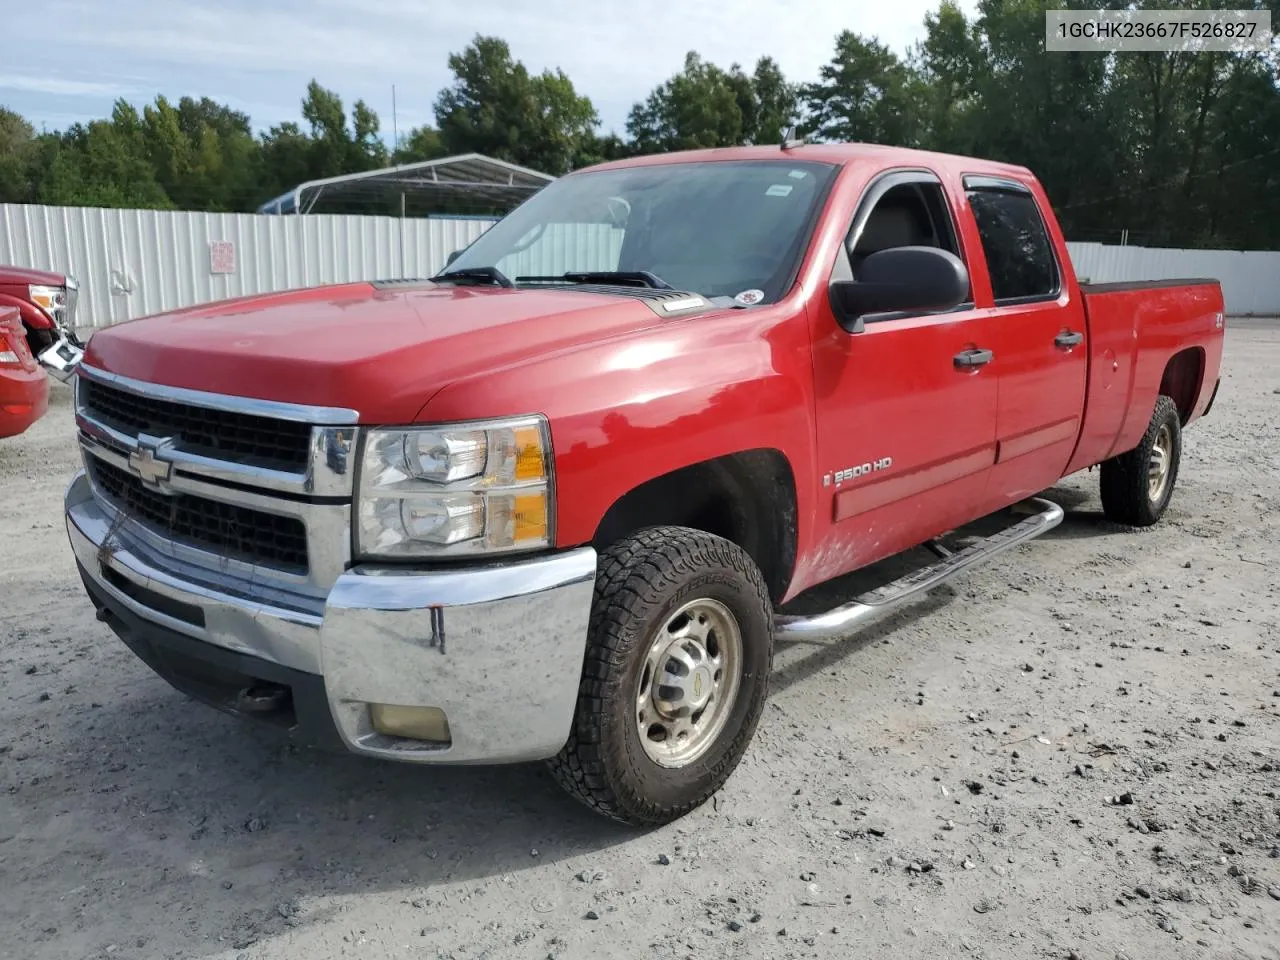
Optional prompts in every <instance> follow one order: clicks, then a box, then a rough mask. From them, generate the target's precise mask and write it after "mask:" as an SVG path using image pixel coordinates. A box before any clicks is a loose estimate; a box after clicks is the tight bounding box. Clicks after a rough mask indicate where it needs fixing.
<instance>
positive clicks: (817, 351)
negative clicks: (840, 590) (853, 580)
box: [811, 171, 997, 580]
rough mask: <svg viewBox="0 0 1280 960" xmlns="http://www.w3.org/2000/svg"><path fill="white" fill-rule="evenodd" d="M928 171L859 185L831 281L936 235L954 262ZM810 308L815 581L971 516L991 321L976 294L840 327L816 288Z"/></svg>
mask: <svg viewBox="0 0 1280 960" xmlns="http://www.w3.org/2000/svg"><path fill="white" fill-rule="evenodd" d="M956 238H957V232H956V229H955V223H954V218H953V214H952V210H951V208H950V205H949V204H948V202H947V198H946V194H945V192H944V190H943V188H942V185H941V184H940V183H939V181H938V178H937V177H936V176H934V175H933V174H931V173H925V172H918V171H910V172H895V173H890V174H886V175H884V176H882V177H880V178H879V179H878V180H876V181H874V182H873V183H872V185H871V186H870V187H869V188H868V189H867V191H866V193H865V194H864V197H863V199H862V201H861V202H860V204H859V208H858V211H857V212H856V213H855V215H854V218H853V224H852V228H851V230H850V234H849V239H848V242H847V243H846V245H845V250H843V251H842V252H841V254H840V255H839V256H838V258H837V263H836V267H835V278H836V279H846V278H851V279H854V280H856V279H857V276H858V267H859V264H860V262H861V260H862V258H864V257H865V256H867V255H869V254H871V253H874V252H876V251H879V250H884V249H888V248H891V247H899V246H934V247H941V248H943V249H946V250H949V251H951V252H952V253H955V254H956V255H957V256H960V257H961V259H964V252H963V251H962V250H961V248H960V244H959V243H958V242H957V239H956ZM815 303H818V304H819V306H818V307H817V308H816V309H815V311H814V317H813V325H814V329H813V344H814V378H815V395H816V403H817V427H818V431H817V432H818V444H817V447H818V456H819V464H818V469H819V473H820V475H821V481H820V482H821V483H822V489H821V497H820V504H821V509H822V510H823V511H824V512H826V517H825V523H824V518H823V517H822V516H821V515H820V516H819V523H818V532H819V537H820V544H819V547H818V549H817V550H816V551H815V552H814V556H815V557H816V558H818V559H817V561H816V562H817V564H818V567H819V568H818V569H816V570H814V571H812V572H811V576H812V577H813V579H814V580H824V579H828V578H830V577H834V576H838V575H839V574H841V573H844V572H847V571H849V570H853V569H856V568H857V567H860V566H863V565H865V564H867V563H872V562H874V561H876V560H879V559H882V558H884V557H887V556H890V555H892V554H894V553H897V552H899V551H901V550H904V549H907V548H908V547H911V546H914V545H915V544H917V543H920V542H921V541H923V540H926V539H928V538H929V537H932V536H935V535H937V534H939V533H942V532H944V531H946V530H948V529H951V528H953V527H955V526H958V525H959V524H961V523H964V522H966V521H967V520H969V519H972V516H971V515H970V514H971V513H972V510H973V508H974V507H975V506H976V505H977V504H978V503H979V502H980V500H981V498H982V495H983V491H984V489H985V487H986V484H987V479H988V475H989V473H990V470H991V466H992V464H993V462H994V460H995V446H996V437H995V424H996V403H997V390H996V376H995V371H994V370H993V369H992V367H991V365H990V364H989V363H987V362H986V360H987V354H986V351H987V350H988V349H989V348H990V347H991V343H990V341H991V340H992V330H993V324H994V322H996V321H995V319H994V318H992V317H991V316H990V311H984V312H978V311H975V309H974V305H973V303H972V302H970V303H967V304H964V305H962V306H961V307H959V308H958V309H956V310H953V311H951V312H947V313H929V314H923V315H903V314H885V315H880V316H876V317H868V318H864V320H865V323H864V327H863V329H862V330H861V331H860V332H857V333H849V332H846V331H845V330H844V329H843V328H842V327H841V326H840V325H839V323H838V322H837V321H836V318H835V316H834V314H833V312H832V311H831V309H830V306H829V304H827V303H826V300H825V298H819V299H817V300H815Z"/></svg>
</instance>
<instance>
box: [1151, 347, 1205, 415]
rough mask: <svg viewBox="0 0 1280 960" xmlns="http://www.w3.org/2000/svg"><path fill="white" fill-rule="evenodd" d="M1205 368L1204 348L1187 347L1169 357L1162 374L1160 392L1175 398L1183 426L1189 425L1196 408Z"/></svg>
mask: <svg viewBox="0 0 1280 960" xmlns="http://www.w3.org/2000/svg"><path fill="white" fill-rule="evenodd" d="M1204 368H1205V354H1204V348H1203V347H1199V346H1193V347H1187V348H1186V349H1185V350H1179V351H1178V352H1177V353H1175V354H1174V355H1173V356H1172V357H1170V358H1169V360H1168V362H1166V363H1165V366H1164V373H1162V374H1161V376H1160V393H1161V394H1163V395H1164V396H1167V397H1169V398H1170V399H1171V400H1173V403H1174V405H1175V406H1176V407H1177V408H1178V419H1179V420H1181V421H1182V425H1183V426H1186V425H1187V421H1189V420H1190V419H1191V415H1192V413H1193V412H1194V410H1195V405H1196V399H1197V398H1198V397H1199V396H1200V388H1201V386H1202V385H1203V381H1204Z"/></svg>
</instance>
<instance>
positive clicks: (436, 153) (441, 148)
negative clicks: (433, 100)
mask: <svg viewBox="0 0 1280 960" xmlns="http://www.w3.org/2000/svg"><path fill="white" fill-rule="evenodd" d="M448 154H449V150H448V148H447V147H445V145H444V140H443V139H442V138H441V137H440V131H439V130H437V129H435V128H434V127H430V126H421V127H416V128H414V129H413V130H410V131H409V133H408V134H407V135H406V136H405V139H404V142H402V143H401V144H400V146H399V147H397V148H396V151H395V153H394V154H393V155H392V157H391V160H392V162H393V163H414V162H415V161H419V160H436V159H438V158H440V157H445V156H448Z"/></svg>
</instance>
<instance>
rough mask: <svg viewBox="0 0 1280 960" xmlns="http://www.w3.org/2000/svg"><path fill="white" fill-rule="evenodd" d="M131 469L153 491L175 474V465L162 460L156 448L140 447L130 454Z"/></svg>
mask: <svg viewBox="0 0 1280 960" xmlns="http://www.w3.org/2000/svg"><path fill="white" fill-rule="evenodd" d="M129 469H130V470H132V471H133V473H134V475H135V476H137V478H138V479H139V480H141V481H142V483H143V485H144V486H148V487H151V488H153V489H155V488H158V487H159V486H160V484H162V483H165V482H167V481H168V479H169V476H170V475H171V474H172V473H173V463H172V462H171V461H169V460H162V459H160V457H158V456H157V455H156V449H155V447H152V446H149V445H141V444H140V445H139V446H138V448H137V449H136V450H134V451H133V452H132V453H131V454H129Z"/></svg>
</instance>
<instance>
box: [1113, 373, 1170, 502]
mask: <svg viewBox="0 0 1280 960" xmlns="http://www.w3.org/2000/svg"><path fill="white" fill-rule="evenodd" d="M1169 419H1172V422H1173V424H1174V450H1175V453H1174V462H1173V463H1172V464H1171V467H1170V469H1172V470H1173V475H1172V476H1171V477H1170V478H1169V490H1168V491H1167V493H1166V495H1165V497H1164V503H1163V504H1152V503H1151V498H1150V497H1149V496H1148V491H1147V463H1148V461H1149V460H1150V457H1151V447H1152V445H1153V444H1154V443H1155V439H1156V434H1157V433H1158V432H1159V430H1160V425H1161V424H1162V423H1164V422H1165V421H1166V420H1169ZM1181 424H1182V421H1181V419H1180V417H1179V415H1178V407H1177V404H1175V403H1174V402H1173V398H1172V397H1168V396H1165V395H1164V394H1161V395H1160V396H1159V397H1158V398H1157V399H1156V406H1155V410H1154V411H1153V412H1152V414H1151V420H1150V422H1149V423H1148V424H1147V430H1146V433H1144V434H1143V435H1142V440H1140V441H1139V442H1138V445H1137V446H1136V447H1134V448H1133V449H1132V450H1129V451H1127V452H1125V453H1122V454H1120V455H1119V456H1116V457H1112V458H1111V459H1110V460H1105V461H1103V463H1102V468H1101V475H1100V477H1099V492H1100V493H1101V495H1102V512H1103V514H1104V515H1105V516H1106V518H1107V519H1108V520H1110V521H1111V522H1112V523H1117V524H1120V525H1121V526H1125V527H1149V526H1151V525H1152V524H1154V523H1155V522H1156V521H1157V520H1159V519H1160V517H1161V516H1162V515H1163V514H1164V510H1165V507H1167V506H1168V503H1169V499H1170V497H1172V495H1173V487H1174V484H1175V483H1176V482H1177V480H1178V467H1179V461H1180V459H1181V451H1182V440H1181Z"/></svg>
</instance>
